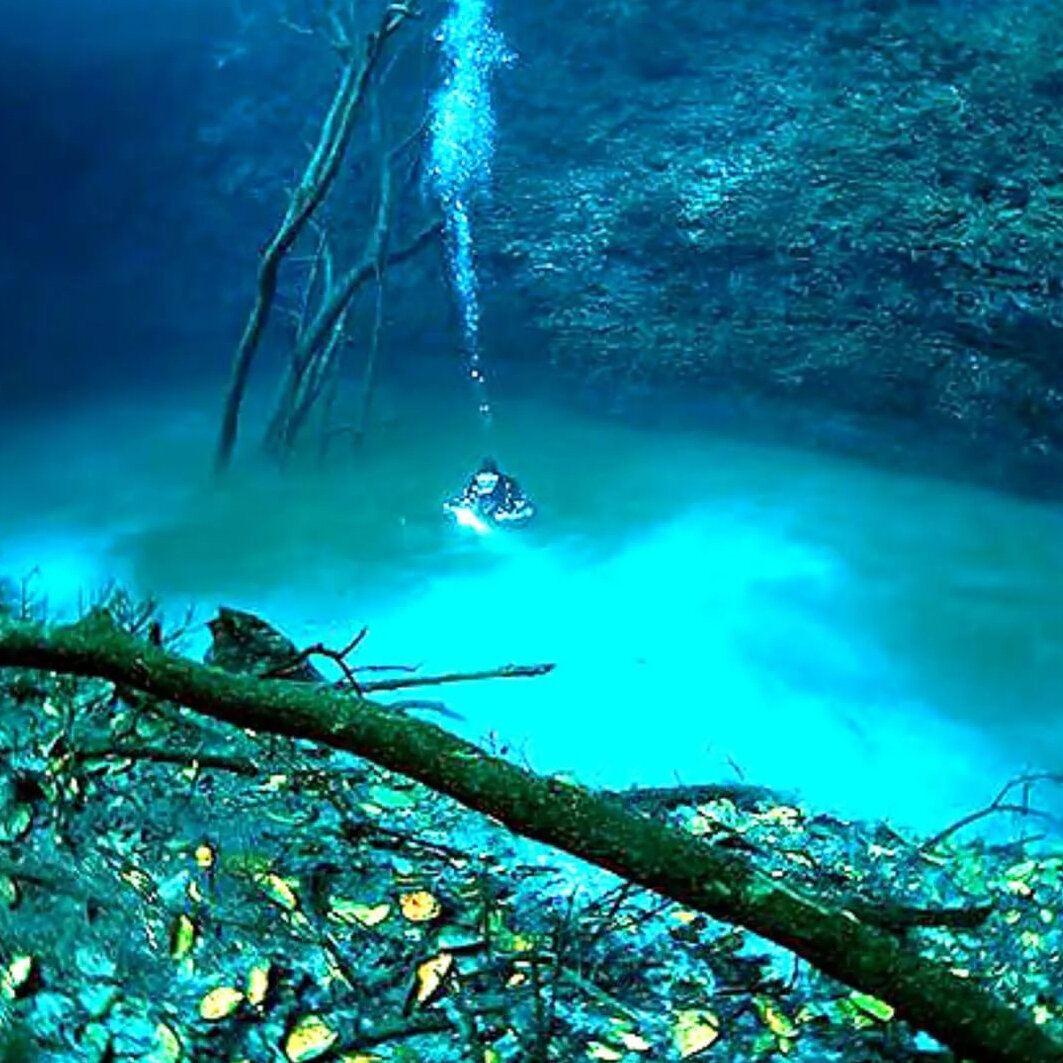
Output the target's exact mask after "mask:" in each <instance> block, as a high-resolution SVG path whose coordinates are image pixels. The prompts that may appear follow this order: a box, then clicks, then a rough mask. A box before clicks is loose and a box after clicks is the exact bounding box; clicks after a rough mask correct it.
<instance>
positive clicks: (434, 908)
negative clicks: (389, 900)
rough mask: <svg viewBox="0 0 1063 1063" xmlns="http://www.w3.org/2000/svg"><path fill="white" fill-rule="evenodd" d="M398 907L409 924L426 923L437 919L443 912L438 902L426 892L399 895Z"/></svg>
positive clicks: (419, 891)
mask: <svg viewBox="0 0 1063 1063" xmlns="http://www.w3.org/2000/svg"><path fill="white" fill-rule="evenodd" d="M399 907H400V908H401V909H402V914H403V915H404V916H405V917H406V918H407V919H408V920H409V921H410V922H411V923H427V922H429V921H430V920H432V919H437V918H438V917H439V914H440V912H442V910H443V908H442V905H441V904H440V903H439V901H437V900H436V899H435V897H433V896H432V894H431V893H429V892H428V891H427V890H418V891H417V892H415V893H400V894H399Z"/></svg>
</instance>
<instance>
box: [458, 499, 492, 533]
mask: <svg viewBox="0 0 1063 1063" xmlns="http://www.w3.org/2000/svg"><path fill="white" fill-rule="evenodd" d="M454 519H455V520H456V521H457V522H458V524H459V525H460V526H461V527H462V528H472V530H473V531H474V532H476V534H477V535H486V534H487V533H488V532H489V531H490V530H491V529H490V528H489V527H488V525H487V522H486V521H484V520H482V519H481V518H480V517H479V516H478V515H477V514H476V513H474V512H473V511H472V510H471V509H469V507H468V506H457V507H455V509H454Z"/></svg>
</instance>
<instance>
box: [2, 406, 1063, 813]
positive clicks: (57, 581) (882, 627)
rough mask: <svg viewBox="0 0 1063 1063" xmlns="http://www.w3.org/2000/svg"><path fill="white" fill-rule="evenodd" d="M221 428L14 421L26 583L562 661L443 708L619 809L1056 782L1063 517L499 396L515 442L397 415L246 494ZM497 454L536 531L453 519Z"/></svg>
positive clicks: (886, 797) (905, 800) (516, 658)
mask: <svg viewBox="0 0 1063 1063" xmlns="http://www.w3.org/2000/svg"><path fill="white" fill-rule="evenodd" d="M217 407H218V403H217V393H216V391H209V392H207V391H204V392H202V393H201V392H191V391H190V392H188V393H185V394H175V393H172V392H171V394H169V395H168V396H166V397H165V398H163V399H160V398H159V397H158V396H155V397H153V398H152V399H151V401H150V402H149V401H148V400H147V399H146V398H145V397H143V396H134V397H132V398H126V399H117V398H115V399H111V400H107V401H103V400H100V401H97V402H95V403H94V404H93V405H92V406H91V407H90V406H87V405H86V406H84V407H81V408H71V409H66V410H56V411H55V412H54V415H49V416H45V417H37V418H36V419H35V420H34V421H33V422H32V423H27V424H22V425H18V424H11V423H10V422H9V423H8V424H7V425H6V426H5V431H4V435H3V442H2V444H0V463H2V466H3V467H4V469H5V470H6V471H5V481H6V482H5V486H4V488H3V490H2V492H0V496H2V501H0V507H2V508H0V528H2V529H3V538H2V539H0V562H2V567H3V568H4V570H5V571H7V572H8V573H11V574H13V575H18V574H19V573H22V572H28V571H29V570H30V569H31V568H33V567H34V566H36V567H37V568H38V569H39V571H38V573H37V574H36V575H35V576H34V577H33V584H32V585H33V586H34V587H35V588H36V589H37V590H38V591H40V592H42V593H47V594H48V596H49V597H50V600H51V603H52V606H53V608H54V609H56V610H58V611H60V612H63V611H67V612H69V611H70V610H72V609H74V608H76V605H77V602H78V601H79V598H80V599H81V600H84V599H85V598H86V597H87V596H89V595H90V594H91V592H92V590H93V588H98V587H99V586H100V585H102V584H103V583H104V582H105V581H106V580H107V579H109V578H112V577H113V578H118V579H120V580H123V581H126V582H128V583H130V584H131V585H132V586H133V587H134V588H135V589H136V590H138V591H140V592H143V593H153V594H156V595H158V596H160V598H161V599H162V600H163V601H164V602H165V603H166V604H167V606H168V607H169V608H170V609H172V610H173V611H174V612H175V613H176V612H180V611H183V609H184V608H185V607H186V606H187V605H189V604H192V605H195V606H196V609H197V615H198V616H199V618H200V619H201V620H206V619H207V618H208V617H209V616H210V615H211V612H212V610H213V609H214V607H215V606H216V605H217V604H219V603H221V602H224V603H227V604H230V605H236V606H242V607H246V608H251V609H254V610H256V611H259V612H261V613H262V614H263V615H265V616H266V617H268V618H269V619H271V620H273V621H274V622H275V623H277V624H278V625H280V626H281V627H282V628H284V629H285V630H286V631H287V632H288V633H289V634H291V635H292V637H293V638H295V639H296V640H297V641H300V642H302V641H307V640H316V639H326V640H330V641H334V642H336V643H340V642H343V641H345V639H346V638H347V637H349V636H350V635H351V634H353V633H354V632H356V631H357V630H358V629H359V628H360V627H361V626H362V625H363V624H367V625H368V626H369V628H370V634H369V636H368V638H367V640H366V641H365V643H364V644H363V648H362V650H361V651H360V654H361V656H360V660H361V661H362V663H366V664H369V663H386V664H398V663H403V664H420V665H421V666H422V667H423V669H424V670H425V671H427V672H431V671H438V670H446V671H451V670H465V669H470V670H471V669H479V668H485V667H492V666H495V665H499V664H503V663H507V662H516V663H522V662H523V663H532V662H538V661H543V660H549V661H554V662H556V663H557V668H556V670H555V672H554V673H553V674H551V675H550V676H548V677H545V678H541V679H535V680H508V681H493V682H490V683H483V684H477V685H464V686H454V687H450V688H447V689H446V691H445V697H446V701H447V704H448V705H449V707H450V708H451V709H453V710H454V711H456V712H458V713H460V714H462V716H463V721H462V722H461V723H460V724H458V725H457V726H458V727H459V728H460V729H462V730H463V732H464V733H465V734H467V735H469V736H470V737H472V738H474V739H484V738H485V737H486V736H490V737H489V738H488V739H487V740H489V741H498V742H501V743H504V744H505V745H507V747H509V748H510V749H511V751H512V752H513V755H515V756H519V757H521V758H523V759H524V760H526V762H527V763H529V764H530V765H531V766H532V767H534V768H537V769H540V770H544V771H557V770H567V771H571V772H573V773H574V774H575V775H576V776H578V777H579V778H581V779H584V780H586V781H588V782H592V783H595V784H609V785H626V784H629V783H634V782H638V783H641V784H667V783H669V782H673V781H683V782H704V781H709V780H713V779H735V778H745V779H746V780H748V781H751V782H757V783H764V784H767V785H773V786H777V787H780V788H796V789H798V790H799V791H800V792H801V793H802V794H803V795H804V796H805V797H806V798H807V799H808V800H810V801H812V802H814V803H816V804H817V805H821V806H826V807H830V808H833V809H835V810H838V811H841V812H848V813H851V814H871V815H884V816H888V817H890V818H891V819H893V820H894V821H895V822H897V823H900V824H908V825H911V826H915V827H926V828H935V827H937V826H940V825H942V824H943V823H946V822H948V821H949V820H950V819H951V818H952V817H953V816H954V815H956V814H958V813H960V812H962V811H965V810H967V809H969V808H973V807H977V806H980V805H982V804H984V803H986V802H987V801H988V800H989V799H990V798H991V797H992V796H993V794H994V793H995V792H996V790H997V789H998V787H999V786H1000V784H1002V783H1003V782H1004V781H1006V779H1007V778H1008V777H1009V776H1011V775H1012V774H1014V773H1015V772H1017V771H1019V770H1022V769H1024V768H1028V767H1033V768H1050V767H1055V766H1057V765H1058V764H1059V763H1060V761H1061V755H1063V728H1061V727H1060V726H1059V715H1060V712H1061V706H1060V701H1059V691H1060V690H1061V689H1063V682H1061V680H1063V596H1061V594H1060V590H1061V588H1063V513H1061V511H1060V509H1059V508H1057V507H1052V506H1047V505H1042V504H1036V503H1032V502H1026V501H1022V500H1017V499H1013V498H1008V497H1004V496H1001V495H998V494H994V493H992V492H988V491H983V490H979V489H976V488H972V487H967V486H962V485H956V484H951V483H946V482H942V481H938V480H934V479H922V478H917V477H913V476H910V475H898V474H893V473H889V472H884V471H881V470H876V469H873V468H869V467H867V466H865V465H861V464H859V463H856V462H850V461H845V460H839V459H836V458H832V457H828V456H824V455H822V454H813V453H807V452H803V451H800V450H791V449H785V448H780V447H765V446H761V445H755V444H752V443H748V442H742V441H737V440H735V439H729V438H721V437H719V436H714V435H712V434H710V433H707V432H697V431H694V430H689V429H685V430H680V429H662V428H659V427H658V428H653V429H652V430H651V429H639V428H634V427H630V426H625V425H623V424H620V423H618V422H616V421H610V420H604V419H600V418H595V417H593V416H590V415H588V414H583V413H577V412H574V411H573V410H571V409H567V408H564V407H562V406H560V405H558V404H555V403H551V402H550V401H549V399H547V398H543V397H538V398H529V397H524V398H520V397H515V396H507V395H505V394H504V393H502V394H499V395H497V396H496V422H495V427H494V429H493V434H492V436H491V438H490V440H489V441H485V439H484V437H483V436H482V434H481V431H480V429H479V427H478V425H477V424H476V418H475V417H474V416H472V415H471V410H470V406H469V404H468V403H462V402H460V401H455V398H454V396H452V395H445V394H441V393H438V392H436V393H425V394H410V393H409V392H398V391H396V392H392V393H388V392H386V391H385V392H384V393H383V394H382V396H381V403H380V410H381V415H380V417H379V422H380V423H379V424H378V425H377V426H376V427H375V429H374V431H373V433H372V435H371V437H370V441H369V444H368V445H367V446H366V448H365V449H364V450H363V451H362V452H360V453H357V454H353V455H352V454H351V453H350V452H349V451H347V452H344V453H340V452H339V450H338V451H337V455H336V457H335V458H334V460H333V461H332V462H331V463H330V464H329V466H328V467H327V468H326V469H325V470H320V469H314V468H309V467H302V466H299V465H298V464H297V465H295V466H293V467H292V468H290V469H288V470H287V471H286V472H285V473H283V474H282V473H279V472H278V471H276V470H274V469H271V468H268V467H264V466H260V465H259V464H258V463H257V462H256V461H255V460H254V459H253V458H246V457H245V458H244V460H243V461H242V463H241V464H239V465H238V466H237V468H236V469H234V471H233V473H232V475H231V476H230V477H229V478H228V479H227V480H226V481H225V483H224V484H222V485H220V486H219V485H217V484H214V483H212V482H211V481H210V479H209V476H208V475H207V470H208V467H209V457H210V453H211V443H212V437H213V431H214V427H215V418H216V415H217ZM488 446H489V448H490V449H491V450H492V451H493V452H494V453H496V454H497V455H498V457H499V458H500V459H502V461H503V464H504V465H506V466H508V467H509V468H510V469H511V470H512V471H513V472H514V473H515V474H516V475H518V476H519V477H520V479H521V480H522V482H523V483H524V484H525V485H526V487H527V488H528V489H529V490H530V491H531V492H532V493H533V494H534V495H535V496H536V498H537V500H538V501H539V503H540V505H541V509H542V514H541V519H540V520H539V522H538V525H537V527H535V528H533V529H530V530H528V531H527V532H526V533H518V534H511V535H507V536H499V535H496V536H492V537H487V538H477V537H474V536H470V535H466V534H460V533H458V532H457V531H456V530H455V529H453V528H451V527H449V526H448V525H447V524H446V523H445V522H444V521H442V520H441V518H440V514H439V511H438V508H437V506H438V501H439V499H441V498H442V497H444V496H445V495H446V494H447V493H448V492H450V491H452V490H454V489H456V488H457V487H459V486H460V484H461V481H462V480H463V478H464V475H465V474H466V471H467V469H468V466H469V464H470V462H472V461H473V460H475V458H477V457H478V456H479V454H480V452H481V451H482V450H484V449H487V447H488ZM340 449H342V448H340ZM247 450H253V448H245V454H246V452H247ZM204 644H205V635H204V632H203V630H202V628H199V629H197V630H196V631H195V632H194V633H193V639H192V644H191V646H190V649H191V650H193V651H195V652H199V651H200V650H201V649H202V647H203V645H204ZM442 695H443V691H442V690H429V691H426V694H425V696H427V697H433V698H435V697H440V696H442Z"/></svg>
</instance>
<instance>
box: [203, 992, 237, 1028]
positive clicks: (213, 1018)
mask: <svg viewBox="0 0 1063 1063" xmlns="http://www.w3.org/2000/svg"><path fill="white" fill-rule="evenodd" d="M243 999H244V995H243V993H241V992H240V990H239V989H234V988H233V987H232V986H231V985H223V986H218V988H217V989H212V990H211V991H210V992H209V993H208V994H207V995H206V996H205V997H204V998H203V999H202V1000H201V1001H200V1002H199V1014H200V1017H201V1018H204V1019H206V1020H207V1022H218V1021H219V1020H220V1019H227V1018H228V1017H229V1016H230V1015H231V1014H232V1013H233V1012H234V1011H236V1009H237V1008H238V1007H239V1006H240V1004H241V1003H242V1002H243Z"/></svg>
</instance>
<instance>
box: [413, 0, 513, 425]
mask: <svg viewBox="0 0 1063 1063" xmlns="http://www.w3.org/2000/svg"><path fill="white" fill-rule="evenodd" d="M436 39H437V40H438V41H439V43H440V46H441V49H442V53H443V63H444V74H443V82H442V84H441V86H440V87H439V89H438V90H437V92H436V93H435V95H434V97H433V99H432V107H431V113H432V118H431V147H430V156H429V166H428V173H429V177H430V180H431V182H432V187H433V189H434V191H435V193H436V195H437V196H438V197H439V202H440V204H441V206H442V208H443V218H444V225H445V227H446V239H447V261H448V266H449V269H450V278H451V284H452V285H453V289H454V293H455V295H456V297H457V300H458V305H459V310H460V313H461V327H462V338H463V342H464V353H465V369H466V372H467V373H468V375H469V379H470V381H471V382H472V385H473V387H474V389H475V392H476V399H477V404H478V407H479V411H480V416H481V417H482V418H483V420H484V422H485V423H489V422H490V420H491V403H490V400H489V398H488V393H487V381H486V378H485V376H484V368H483V361H482V358H481V352H480V297H479V286H478V284H477V277H476V257H475V254H474V248H473V226H472V216H471V209H472V200H473V198H474V196H475V194H476V192H477V191H478V190H480V189H482V188H484V187H485V186H486V184H487V181H488V178H489V177H490V173H491V156H492V154H493V151H494V134H495V117H494V109H493V106H492V102H491V75H492V72H493V71H494V68H495V67H496V66H499V65H501V64H505V63H509V62H511V61H512V60H513V58H514V56H513V54H512V53H511V52H510V51H509V49H508V48H507V47H506V45H505V42H504V41H503V39H502V37H501V35H500V34H499V33H498V32H497V31H496V30H495V29H494V27H493V26H492V25H491V11H490V4H489V2H488V0H453V3H452V6H451V9H450V13H449V14H448V15H447V17H446V18H445V19H444V21H443V24H442V25H441V26H440V28H439V31H438V33H437V36H436Z"/></svg>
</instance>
